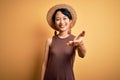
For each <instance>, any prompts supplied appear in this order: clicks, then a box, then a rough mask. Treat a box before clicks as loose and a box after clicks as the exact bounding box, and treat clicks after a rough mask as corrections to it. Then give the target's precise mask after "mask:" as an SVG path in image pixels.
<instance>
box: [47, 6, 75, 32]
mask: <svg viewBox="0 0 120 80" xmlns="http://www.w3.org/2000/svg"><path fill="white" fill-rule="evenodd" d="M60 8H66V9H68V11H69V12H70V13H71V15H72V22H71V28H72V27H73V26H74V25H75V22H76V19H77V15H76V12H75V10H74V9H73V8H72V7H71V6H69V5H66V4H58V5H55V6H53V7H52V8H50V9H49V11H48V13H47V17H46V18H47V22H48V24H49V25H50V27H52V28H53V29H55V30H57V28H56V27H55V25H54V23H53V21H52V16H53V14H54V12H55V11H56V9H60Z"/></svg>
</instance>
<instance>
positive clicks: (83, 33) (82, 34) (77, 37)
mask: <svg viewBox="0 0 120 80" xmlns="http://www.w3.org/2000/svg"><path fill="white" fill-rule="evenodd" d="M84 36H85V31H82V33H80V34H79V35H78V36H76V37H75V39H74V40H77V39H79V38H80V37H84Z"/></svg>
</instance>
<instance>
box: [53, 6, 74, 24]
mask: <svg viewBox="0 0 120 80" xmlns="http://www.w3.org/2000/svg"><path fill="white" fill-rule="evenodd" d="M58 11H60V12H62V13H63V14H64V15H65V16H67V17H68V18H69V19H70V20H72V15H71V13H70V12H69V11H68V9H66V8H60V9H57V10H56V11H55V12H54V14H53V16H52V21H53V23H55V16H56V13H57V12H58Z"/></svg>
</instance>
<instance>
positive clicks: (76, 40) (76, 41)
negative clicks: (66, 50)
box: [67, 31, 85, 46]
mask: <svg viewBox="0 0 120 80" xmlns="http://www.w3.org/2000/svg"><path fill="white" fill-rule="evenodd" d="M84 36H85V31H82V33H80V34H79V35H78V36H76V37H75V38H74V40H73V41H69V42H68V43H67V45H68V46H81V44H82V43H83V42H82V40H83V38H84Z"/></svg>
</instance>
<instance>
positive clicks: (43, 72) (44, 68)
mask: <svg viewBox="0 0 120 80" xmlns="http://www.w3.org/2000/svg"><path fill="white" fill-rule="evenodd" d="M45 70H46V67H45V65H43V66H42V73H41V80H43V79H44V75H45Z"/></svg>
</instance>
